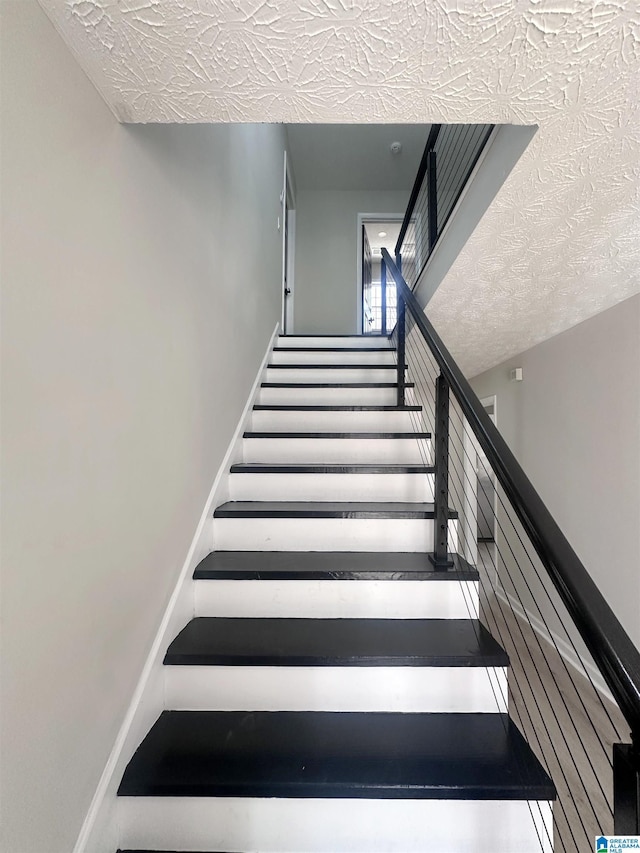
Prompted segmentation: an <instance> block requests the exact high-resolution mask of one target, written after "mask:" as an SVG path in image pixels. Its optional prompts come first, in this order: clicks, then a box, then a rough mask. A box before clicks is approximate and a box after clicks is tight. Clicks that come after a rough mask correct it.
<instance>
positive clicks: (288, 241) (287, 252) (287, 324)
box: [279, 149, 296, 335]
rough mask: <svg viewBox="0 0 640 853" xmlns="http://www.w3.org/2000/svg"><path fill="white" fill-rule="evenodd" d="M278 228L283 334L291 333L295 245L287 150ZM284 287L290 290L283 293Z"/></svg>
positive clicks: (293, 205) (291, 183)
mask: <svg viewBox="0 0 640 853" xmlns="http://www.w3.org/2000/svg"><path fill="white" fill-rule="evenodd" d="M280 205H281V210H280V220H279V221H280V230H281V232H282V281H281V283H280V293H281V296H282V308H281V312H280V331H281V333H282V334H283V335H292V334H293V317H294V311H293V298H294V275H295V245H296V210H295V208H296V198H295V187H294V182H293V174H292V172H291V168H290V166H289V158H288V157H287V151H286V149H285V152H284V173H283V179H282V192H281V193H280ZM285 287H287V288H288V289H289V291H290V293H289V295H288V296H287V294H286V293H285Z"/></svg>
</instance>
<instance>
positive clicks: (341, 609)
mask: <svg viewBox="0 0 640 853" xmlns="http://www.w3.org/2000/svg"><path fill="white" fill-rule="evenodd" d="M426 559H427V558H426V556H425V560H426ZM194 587H195V615H196V616H229V617H231V616H233V617H243V616H246V617H273V618H278V617H281V618H287V617H299V618H301V619H477V618H478V581H448V580H447V581H375V580H373V581H369V580H367V581H364V580H355V581H339V580H337V581H328V580H309V581H306V580H304V581H298V580H273V581H269V580H267V581H264V580H255V581H253V580H252V581H234V580H216V581H208V580H200V581H196V582H195V584H194Z"/></svg>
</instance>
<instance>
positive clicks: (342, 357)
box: [269, 350, 396, 364]
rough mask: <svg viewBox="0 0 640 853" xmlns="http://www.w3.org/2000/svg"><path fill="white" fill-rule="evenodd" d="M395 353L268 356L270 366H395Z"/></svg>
mask: <svg viewBox="0 0 640 853" xmlns="http://www.w3.org/2000/svg"><path fill="white" fill-rule="evenodd" d="M395 355H396V354H395V352H392V351H391V350H389V352H375V351H374V350H372V351H371V352H358V351H357V350H354V351H353V352H331V351H330V350H327V352H318V351H309V350H307V351H306V352H296V351H295V350H294V351H291V352H283V351H282V350H280V351H275V350H274V352H272V353H271V355H270V356H269V361H270V362H271V364H396V358H395Z"/></svg>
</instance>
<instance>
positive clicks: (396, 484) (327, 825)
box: [118, 336, 555, 853]
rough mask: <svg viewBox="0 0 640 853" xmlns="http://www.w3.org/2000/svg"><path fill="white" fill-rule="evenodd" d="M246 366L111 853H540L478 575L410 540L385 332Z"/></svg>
mask: <svg viewBox="0 0 640 853" xmlns="http://www.w3.org/2000/svg"><path fill="white" fill-rule="evenodd" d="M266 372H267V375H266V380H265V382H264V383H263V384H262V386H261V389H260V397H259V403H258V404H257V405H256V406H255V407H254V410H253V414H252V424H251V430H250V431H249V432H247V433H245V436H244V439H243V443H244V458H243V462H241V463H239V464H235V465H233V466H232V468H231V471H230V474H229V490H230V497H231V500H230V501H229V502H227V503H225V504H223V505H222V506H219V507H218V508H217V509H216V510H215V515H214V519H213V527H214V529H213V536H214V546H215V550H214V551H213V552H212V553H211V554H209V556H208V557H207V558H206V559H205V560H203V562H202V563H201V564H200V565H199V566H198V567H197V569H196V572H195V575H194V584H195V618H194V619H193V620H192V621H191V622H190V623H189V624H188V625H187V626H186V627H185V628H184V630H182V631H181V632H180V634H179V635H178V636H177V637H176V638H175V639H174V640H173V642H172V643H171V645H170V646H169V648H168V650H167V653H166V657H165V661H164V663H165V669H166V678H165V706H166V708H167V710H166V711H164V713H163V714H162V715H161V716H160V718H159V719H158V720H157V722H156V723H155V725H154V726H153V728H152V729H151V731H150V732H149V733H148V735H147V736H146V738H145V739H144V740H143V742H142V743H141V745H140V747H139V749H138V750H137V752H136V753H135V755H134V756H133V758H132V760H131V761H130V763H129V765H128V767H127V769H126V772H125V774H124V777H123V779H122V782H121V785H120V789H119V803H118V807H119V813H118V820H119V825H120V843H121V847H122V849H123V851H124V850H125V848H126V850H127V851H132V850H136V851H141V850H145V851H148V850H154V851H170V850H171V851H177V850H180V851H207V853H214V851H235V853H249V851H261V852H262V853H276V851H278V853H339V852H340V851H345V853H346V851H357V853H365V851H366V853H376V852H377V851H380V853H382V851H386V852H388V851H402V852H403V853H411V851H427V850H433V851H438V853H449V852H450V853H454V852H455V853H466V852H467V851H469V853H472V852H473V853H480V851H493V853H495V851H499V853H528V851H532V852H533V851H540V850H542V851H550V850H551V842H550V841H549V839H550V838H552V837H553V833H552V828H551V801H552V800H553V799H554V798H555V791H554V788H553V785H552V783H551V781H550V779H549V777H548V776H547V774H546V773H545V771H544V770H543V768H542V767H541V765H540V764H539V763H538V761H537V759H536V758H535V757H534V755H533V753H532V752H531V750H530V748H529V747H528V745H527V744H526V742H525V740H524V739H523V737H522V736H521V734H520V732H519V731H518V729H517V728H516V726H515V725H514V724H513V723H512V721H511V720H510V718H509V716H508V713H507V711H508V709H507V694H508V687H507V672H508V666H509V661H508V658H507V655H506V654H505V652H504V651H503V650H502V648H501V647H500V646H499V645H498V643H497V642H496V641H495V640H494V638H493V637H492V636H491V635H490V634H489V633H488V631H487V630H486V629H485V628H484V627H483V625H482V624H481V623H480V621H479V620H478V608H479V594H478V573H477V571H476V569H475V567H473V566H471V565H469V564H468V563H466V562H465V561H464V559H462V557H460V556H459V555H458V554H453V555H452V558H453V566H452V567H451V568H450V569H448V570H447V571H434V569H433V567H432V565H431V563H430V562H429V560H428V559H427V556H426V555H427V553H428V552H430V551H432V550H433V539H434V536H433V527H434V522H433V518H434V507H433V503H432V501H433V469H432V468H431V467H430V465H428V464H425V461H424V460H425V459H427V460H429V459H430V454H431V440H430V439H431V437H430V435H429V434H428V432H424V431H420V432H416V431H415V428H414V427H413V426H412V424H413V423H414V422H415V420H416V416H419V414H420V411H419V407H418V406H415V405H411V402H410V401H411V385H410V383H409V384H408V385H407V389H408V390H407V400H408V402H409V404H408V405H406V406H402V407H398V406H397V405H396V385H395V382H396V376H397V373H396V367H395V359H394V353H393V351H392V350H391V349H390V347H389V344H388V341H387V339H386V338H379V337H332V336H327V337H286V338H280V339H279V340H278V343H277V345H276V347H275V348H274V350H273V353H272V358H271V363H270V365H269V366H268V368H267V371H266ZM456 536H457V517H456V514H455V513H454V512H450V513H449V537H450V539H449V541H450V542H451V543H452V544H451V549H452V550H455V543H456Z"/></svg>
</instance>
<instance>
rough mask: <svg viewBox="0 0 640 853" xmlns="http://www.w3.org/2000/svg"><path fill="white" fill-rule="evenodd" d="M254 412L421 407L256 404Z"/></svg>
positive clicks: (416, 409) (409, 408) (418, 409)
mask: <svg viewBox="0 0 640 853" xmlns="http://www.w3.org/2000/svg"><path fill="white" fill-rule="evenodd" d="M253 409H254V411H256V412H421V411H422V406H329V405H326V406H312V405H310V406H296V405H283V404H277V403H272V404H271V405H270V404H269V403H256V405H255V406H254V407H253Z"/></svg>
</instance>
